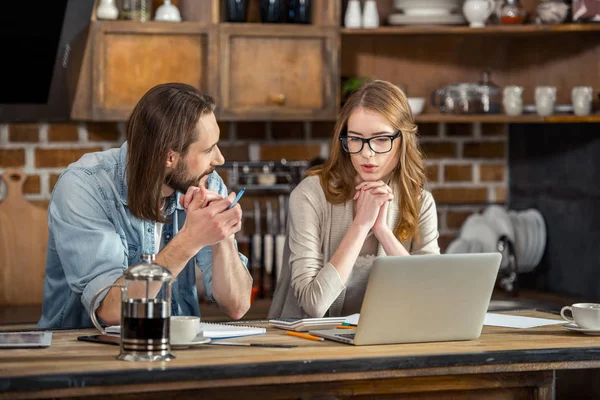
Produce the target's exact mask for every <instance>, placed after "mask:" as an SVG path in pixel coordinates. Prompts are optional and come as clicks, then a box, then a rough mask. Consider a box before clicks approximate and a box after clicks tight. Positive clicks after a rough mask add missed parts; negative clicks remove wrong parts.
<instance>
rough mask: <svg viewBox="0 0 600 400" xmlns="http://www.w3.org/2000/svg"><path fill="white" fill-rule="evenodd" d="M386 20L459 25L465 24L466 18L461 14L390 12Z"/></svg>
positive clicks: (409, 23) (401, 22)
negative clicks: (428, 14) (427, 14)
mask: <svg viewBox="0 0 600 400" xmlns="http://www.w3.org/2000/svg"><path fill="white" fill-rule="evenodd" d="M388 22H389V24H390V25H457V24H458V25H459V24H466V23H467V20H466V19H465V17H464V15H462V14H445V15H432V16H422V15H418V16H417V15H404V14H391V15H390V16H389V19H388Z"/></svg>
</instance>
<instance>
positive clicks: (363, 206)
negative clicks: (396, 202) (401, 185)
mask: <svg viewBox="0 0 600 400" xmlns="http://www.w3.org/2000/svg"><path fill="white" fill-rule="evenodd" d="M355 189H356V193H355V195H354V201H356V213H355V218H354V223H356V224H359V225H360V226H363V227H366V228H368V229H373V233H374V234H375V236H376V237H380V235H381V234H382V233H384V232H385V231H387V230H389V229H390V228H389V227H388V226H387V223H386V217H387V210H388V204H389V202H391V201H392V200H393V199H394V193H393V191H392V188H390V187H389V186H388V185H387V184H386V183H385V182H383V181H380V180H379V181H364V182H361V183H359V184H358V185H357V186H356V187H355Z"/></svg>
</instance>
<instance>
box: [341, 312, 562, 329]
mask: <svg viewBox="0 0 600 400" xmlns="http://www.w3.org/2000/svg"><path fill="white" fill-rule="evenodd" d="M359 319H360V314H352V315H349V316H348V317H346V320H345V321H344V323H345V324H349V325H358V320H359ZM565 323H567V321H564V320H562V319H545V318H533V317H521V316H518V315H506V314H494V313H487V314H486V315H485V320H484V321H483V325H487V326H500V327H504V328H535V327H536V326H546V325H558V324H565Z"/></svg>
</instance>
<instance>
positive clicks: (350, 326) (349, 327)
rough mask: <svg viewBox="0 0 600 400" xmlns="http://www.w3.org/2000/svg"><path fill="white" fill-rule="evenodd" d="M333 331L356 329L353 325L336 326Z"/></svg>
mask: <svg viewBox="0 0 600 400" xmlns="http://www.w3.org/2000/svg"><path fill="white" fill-rule="evenodd" d="M335 329H356V327H355V326H353V325H338V326H336V327H335Z"/></svg>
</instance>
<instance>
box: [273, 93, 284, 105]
mask: <svg viewBox="0 0 600 400" xmlns="http://www.w3.org/2000/svg"><path fill="white" fill-rule="evenodd" d="M272 100H273V103H275V104H277V105H278V106H282V105H284V104H285V95H284V94H283V93H279V94H276V95H275V96H273V97H272Z"/></svg>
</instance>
